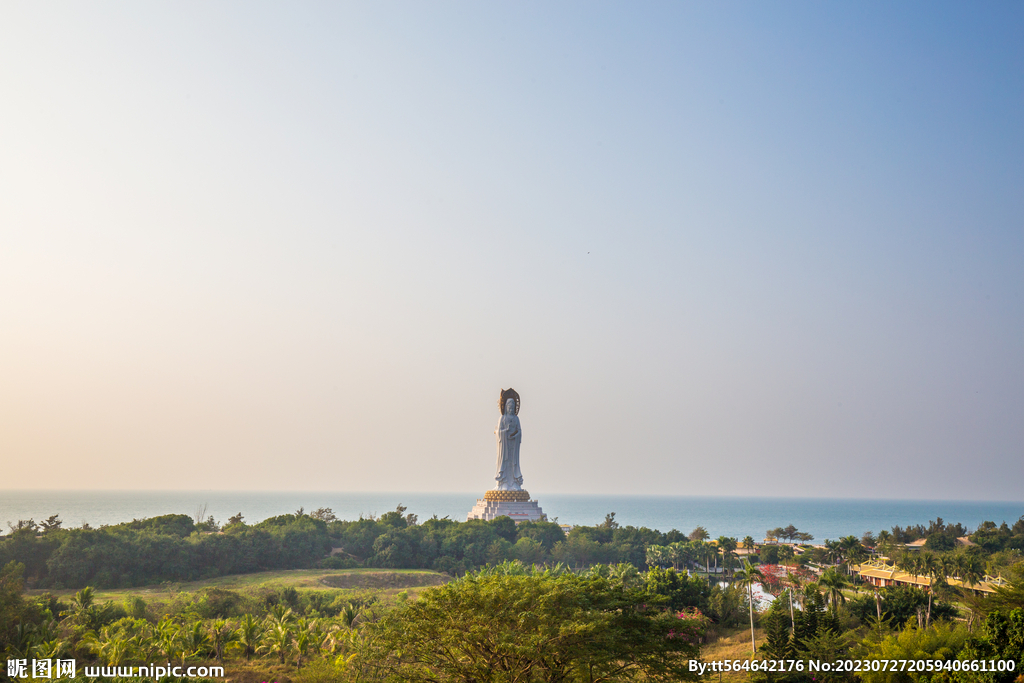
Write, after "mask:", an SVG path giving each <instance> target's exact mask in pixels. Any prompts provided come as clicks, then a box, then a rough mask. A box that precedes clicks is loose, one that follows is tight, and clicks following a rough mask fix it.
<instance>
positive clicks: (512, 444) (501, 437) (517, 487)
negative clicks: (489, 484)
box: [494, 413, 523, 491]
mask: <svg viewBox="0 0 1024 683" xmlns="http://www.w3.org/2000/svg"><path fill="white" fill-rule="evenodd" d="M494 433H495V435H496V436H497V437H498V475H497V476H496V477H494V480H495V481H496V482H498V484H497V485H496V486H495V487H494V488H495V489H497V490H499V491H522V490H523V489H522V483H523V474H522V472H520V471H519V445H520V444H521V443H522V442H523V431H522V429H521V427H520V425H519V416H518V415H516V414H515V413H512V414H511V415H502V416H501V420H500V421H499V422H498V427H497V429H495V430H494Z"/></svg>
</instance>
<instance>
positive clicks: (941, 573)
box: [920, 553, 945, 628]
mask: <svg viewBox="0 0 1024 683" xmlns="http://www.w3.org/2000/svg"><path fill="white" fill-rule="evenodd" d="M920 567H921V570H920V571H921V572H922V573H923V574H924V575H925V576H927V577H928V579H929V582H928V613H927V616H925V620H924V627H925V628H928V625H929V624H930V623H931V621H932V594H933V593H935V586H936V584H937V583H938V581H939V579H940V578H942V579H945V567H944V565H943V564H942V562H939V560H938V559H937V558H936V557H935V555H933V554H932V553H922V554H921V559H920Z"/></svg>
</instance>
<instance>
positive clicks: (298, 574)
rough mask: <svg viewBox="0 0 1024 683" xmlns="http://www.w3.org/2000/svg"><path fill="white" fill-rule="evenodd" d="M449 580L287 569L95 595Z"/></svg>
mask: <svg viewBox="0 0 1024 683" xmlns="http://www.w3.org/2000/svg"><path fill="white" fill-rule="evenodd" d="M449 580H451V579H450V577H449V576H447V575H446V574H441V573H438V572H433V571H427V570H423V569H288V570H283V571H274V572H258V573H255V574H232V575H230V576H218V577H217V578H215V579H206V580H203V581H191V582H187V583H165V584H158V585H154V586H141V587H136V588H99V589H96V591H95V597H96V600H97V601H99V602H103V601H106V600H113V601H115V602H120V601H121V600H123V599H124V598H125V597H126V596H128V595H138V596H140V597H142V598H143V599H145V600H146V601H147V602H149V601H150V600H154V599H155V600H166V599H170V598H172V597H173V596H174V595H175V594H177V593H194V592H196V591H199V590H202V589H204V588H223V589H225V590H233V591H244V590H247V589H253V588H271V589H279V588H289V587H291V588H302V589H306V590H331V591H336V590H338V589H352V590H367V589H369V590H382V591H384V592H386V593H391V592H398V591H400V590H407V589H409V590H410V593H413V592H414V590H415V589H422V588H425V587H429V586H438V585H440V584H442V583H446V582H447V581H449ZM77 590H78V589H67V590H30V591H26V593H27V594H29V595H41V594H42V593H51V594H53V595H56V596H58V597H64V598H66V597H70V596H72V595H74V594H75V593H76V592H77Z"/></svg>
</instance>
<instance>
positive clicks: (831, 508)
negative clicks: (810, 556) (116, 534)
mask: <svg viewBox="0 0 1024 683" xmlns="http://www.w3.org/2000/svg"><path fill="white" fill-rule="evenodd" d="M481 494H482V491H479V492H473V493H407V492H406V493H380V492H373V493H353V492H336V493H328V492H319V491H318V492H291V491H289V492H253V491H130V492H129V491H42V490H39V491H0V524H2V525H3V527H4V531H5V532H6V526H7V524H8V523H16V522H17V521H18V520H19V519H29V518H32V519H35V520H36V521H40V520H41V519H45V518H47V517H49V516H50V515H53V514H58V515H60V518H61V519H62V520H63V521H64V526H65V527H66V528H67V527H78V526H81V525H82V523H83V522H87V523H88V524H90V525H91V526H93V527H97V526H101V525H104V524H119V523H121V522H127V521H131V520H132V519H136V518H139V519H141V518H144V517H154V516H157V515H163V514H171V513H177V514H187V515H193V514H195V513H196V511H197V509H198V508H200V507H203V506H205V508H206V514H207V515H213V517H214V518H215V519H217V520H219V521H221V522H223V521H225V520H227V518H228V517H230V516H232V515H234V514H236V513H239V512H241V513H242V514H243V515H244V517H245V519H246V520H247V521H249V522H258V521H260V520H263V519H266V518H267V517H272V516H275V515H280V514H285V513H289V512H295V511H296V510H298V509H299V508H300V507H303V508H305V509H306V510H307V511H309V510H313V509H316V508H319V507H329V508H332V509H333V510H334V513H335V514H336V515H337V516H338V518H339V519H358V518H359V517H360V516H371V515H377V516H379V515H381V514H384V513H385V512H388V511H390V510H393V509H395V507H396V506H397V505H399V504H401V505H404V506H406V507H407V508H408V509H409V512H411V513H414V514H416V515H418V516H419V518H420V519H421V520H423V519H427V518H429V517H431V516H433V515H437V516H438V517H445V516H448V517H450V518H451V519H455V520H458V521H464V520H465V518H466V513H467V512H469V509H470V508H471V507H472V506H473V504H474V503H475V501H476V498H478V497H480V496H481ZM534 496H535V497H536V498H537V499H538V500H539V501H540V502H541V504H542V505H543V506H544V510H545V511H546V512H547V513H548V515H549V518H550V519H552V520H554V519H555V518H557V520H558V521H559V522H560V523H564V524H571V525H592V524H597V523H600V522H601V521H602V520H603V519H604V517H605V515H606V514H607V513H609V512H615V513H616V519H617V520H618V521H619V522H620V523H621V524H623V525H632V526H637V527H641V526H646V527H649V528H652V529H659V530H661V531H666V532H667V531H669V530H671V529H673V528H675V529H679V530H680V531H683V532H689V531H690V530H691V529H693V528H694V527H696V526H698V525H700V526H704V527H705V528H707V529H708V531H710V532H711V534H712V535H713V536H718V535H726V536H736V537H739V538H742V537H744V536H747V535H751V536H754V537H755V538H758V539H760V538H761V537H763V535H764V532H765V531H766V530H767V529H768V528H773V527H777V526H780V525H781V526H785V525H789V524H792V525H795V526H796V527H798V528H799V529H800V530H801V531H805V532H807V533H810V534H812V535H813V536H814V538H815V541H816V542H820V541H822V540H824V539H826V538H831V539H835V538H840V537H842V536H847V535H851V534H852V535H856V536H858V537H859V536H860V535H861V534H863V533H864V532H866V531H874V532H876V533H877V532H878V531H880V530H882V529H890V528H891V527H893V526H894V525H901V526H906V525H914V524H927V523H928V522H929V521H930V520H933V519H936V518H938V517H941V518H942V519H944V520H945V521H947V522H959V523H962V524H964V525H965V526H967V527H969V528H975V527H977V526H978V525H979V524H981V523H982V522H984V521H993V522H995V523H996V524H1000V523H1001V522H1004V521H1005V522H1007V523H1008V524H1011V525H1012V524H1013V522H1015V521H1016V520H1017V519H1019V518H1020V517H1021V516H1022V515H1024V502H1012V501H948V500H945V501H940V500H876V499H864V500H855V499H825V498H741V497H696V496H604V495H578V494H555V493H552V494H545V493H543V492H534Z"/></svg>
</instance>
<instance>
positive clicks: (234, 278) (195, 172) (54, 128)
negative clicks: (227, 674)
mask: <svg viewBox="0 0 1024 683" xmlns="http://www.w3.org/2000/svg"><path fill="white" fill-rule="evenodd" d="M1022 35H1024V5H1021V4H1020V3H1011V2H1006V3H999V2H992V3H984V4H970V5H969V4H964V3H899V4H896V5H894V4H892V3H857V4H837V3H833V4H821V3H775V4H765V3H746V4H738V3H732V4H730V3H642V4H636V3H594V2H586V3H558V4H550V3H539V2H537V3H516V4H511V3H470V2H463V3H412V2H407V3H370V2H365V3H348V4H339V3H313V2H307V3H301V4H298V5H296V4H294V3H254V2H245V3H240V2H239V3H231V2H219V3H205V2H192V3H162V4H160V3H144V4H136V3H88V4H81V3H72V2H64V3H47V4H39V3H8V4H5V5H3V6H2V7H0V94H2V96H0V188H2V189H0V238H2V240H0V241H2V248H0V377H2V378H3V379H2V381H0V453H2V454H3V465H2V467H3V473H4V476H3V485H2V487H3V488H50V487H56V488H172V489H190V488H213V489H291V490H302V489H331V490H395V491H400V490H425V491H482V490H483V489H484V488H488V487H489V486H490V485H491V483H492V477H493V476H494V474H493V469H494V442H493V435H492V433H491V432H492V430H493V428H494V423H495V422H496V421H497V418H498V410H497V405H496V399H497V395H498V390H499V389H500V388H502V387H507V386H509V385H511V386H513V387H515V388H516V389H517V390H519V392H520V393H521V394H522V396H523V410H522V413H521V415H520V417H521V419H522V421H523V430H524V441H523V447H522V448H523V450H522V459H523V462H522V467H523V472H524V475H525V477H526V482H525V483H526V487H527V488H529V489H530V490H531V492H535V493H538V494H541V493H543V492H545V491H548V492H555V491H557V492H571V493H651V494H672V493H678V494H716V495H727V494H736V495H754V494H758V495H780V496H781V495H829V496H851V497H864V496H883V497H911V498H964V499H969V498H976V499H1004V500H1022V499H1024V493H1022V489H1021V482H1022V481H1024V267H1022V264H1024V40H1021V36H1022Z"/></svg>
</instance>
